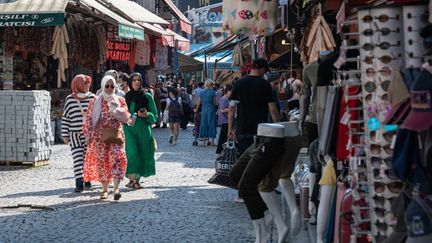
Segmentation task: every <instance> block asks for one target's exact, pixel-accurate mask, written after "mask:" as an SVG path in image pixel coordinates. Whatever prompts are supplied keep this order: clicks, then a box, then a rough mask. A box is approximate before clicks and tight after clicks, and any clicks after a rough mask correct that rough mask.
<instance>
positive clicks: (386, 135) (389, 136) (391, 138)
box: [383, 131, 396, 143]
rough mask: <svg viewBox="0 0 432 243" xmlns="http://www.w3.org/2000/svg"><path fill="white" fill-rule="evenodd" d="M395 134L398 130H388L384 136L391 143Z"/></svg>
mask: <svg viewBox="0 0 432 243" xmlns="http://www.w3.org/2000/svg"><path fill="white" fill-rule="evenodd" d="M395 135H396V131H388V132H385V133H384V134H383V137H384V139H385V140H386V141H387V142H388V143H391V142H392V141H393V138H394V136H395Z"/></svg>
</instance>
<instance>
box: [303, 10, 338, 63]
mask: <svg viewBox="0 0 432 243" xmlns="http://www.w3.org/2000/svg"><path fill="white" fill-rule="evenodd" d="M306 47H307V48H308V51H307V56H308V57H309V58H308V60H307V61H308V63H312V62H314V61H316V60H318V57H319V55H320V52H321V51H324V50H328V51H333V50H334V48H335V47H336V43H335V41H334V39H333V35H332V32H331V30H330V27H329V26H328V24H327V22H326V21H325V19H324V17H323V16H322V15H319V16H318V17H317V18H316V19H315V21H314V23H313V25H312V28H311V30H310V33H309V36H308V38H307V43H306Z"/></svg>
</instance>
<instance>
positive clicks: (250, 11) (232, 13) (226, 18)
mask: <svg viewBox="0 0 432 243" xmlns="http://www.w3.org/2000/svg"><path fill="white" fill-rule="evenodd" d="M278 3H279V1H277V0H265V1H233V0H224V1H223V26H224V29H225V30H226V31H229V32H230V33H231V34H245V35H263V36H269V35H272V34H273V32H274V31H275V29H276V26H277V24H278V22H279V19H278Z"/></svg>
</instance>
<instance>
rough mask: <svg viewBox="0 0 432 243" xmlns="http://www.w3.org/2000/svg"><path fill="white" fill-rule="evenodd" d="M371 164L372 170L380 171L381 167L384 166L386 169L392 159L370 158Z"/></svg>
mask: <svg viewBox="0 0 432 243" xmlns="http://www.w3.org/2000/svg"><path fill="white" fill-rule="evenodd" d="M370 160H371V164H372V167H373V168H374V169H380V168H381V165H383V164H385V165H386V166H387V167H388V166H389V165H390V164H391V162H392V157H387V158H385V159H383V158H379V157H371V159H370Z"/></svg>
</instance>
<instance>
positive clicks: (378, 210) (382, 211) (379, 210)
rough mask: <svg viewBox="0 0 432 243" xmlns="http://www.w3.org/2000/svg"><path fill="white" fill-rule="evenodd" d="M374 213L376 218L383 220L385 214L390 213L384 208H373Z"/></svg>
mask: <svg viewBox="0 0 432 243" xmlns="http://www.w3.org/2000/svg"><path fill="white" fill-rule="evenodd" d="M374 211H375V214H376V216H377V217H378V218H384V217H385V216H386V215H387V214H389V213H390V212H389V211H388V210H387V209H384V208H375V209H374Z"/></svg>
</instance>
